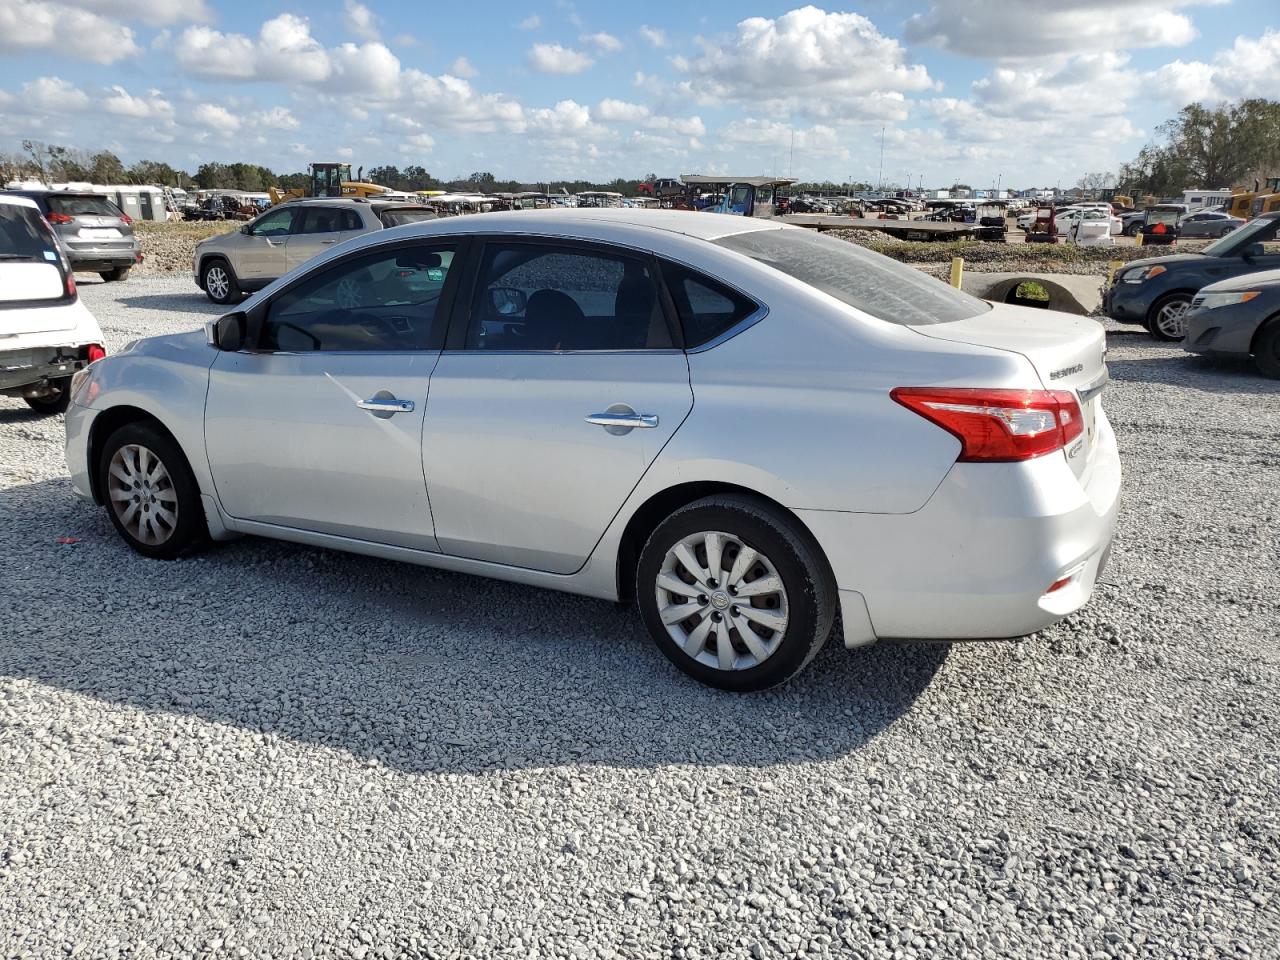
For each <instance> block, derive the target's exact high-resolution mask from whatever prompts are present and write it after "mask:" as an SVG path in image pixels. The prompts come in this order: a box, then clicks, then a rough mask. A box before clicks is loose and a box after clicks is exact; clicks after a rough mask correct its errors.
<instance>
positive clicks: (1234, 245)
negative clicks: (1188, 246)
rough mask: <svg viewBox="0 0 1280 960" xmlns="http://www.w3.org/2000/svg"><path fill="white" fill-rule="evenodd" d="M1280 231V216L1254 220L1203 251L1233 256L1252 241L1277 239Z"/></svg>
mask: <svg viewBox="0 0 1280 960" xmlns="http://www.w3.org/2000/svg"><path fill="white" fill-rule="evenodd" d="M1277 231H1280V218H1277V217H1271V218H1269V219H1266V220H1254V221H1253V222H1251V223H1246V224H1245V225H1244V226H1243V227H1241V228H1240V229H1238V230H1232V231H1231V232H1230V233H1228V234H1226V235H1225V236H1221V237H1219V238H1218V239H1217V240H1215V241H1213V243H1211V244H1209V245H1208V246H1207V247H1205V248H1204V249H1203V250H1201V251H1200V252H1201V253H1204V254H1208V255H1209V256H1211V257H1233V256H1236V255H1237V254H1238V253H1239V252H1240V251H1241V250H1243V249H1244V248H1245V247H1246V246H1248V245H1249V244H1251V243H1268V242H1270V241H1272V240H1275V239H1276V233H1277Z"/></svg>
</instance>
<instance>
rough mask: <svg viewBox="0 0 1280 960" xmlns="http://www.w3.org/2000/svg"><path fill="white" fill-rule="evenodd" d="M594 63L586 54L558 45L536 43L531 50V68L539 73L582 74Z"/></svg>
mask: <svg viewBox="0 0 1280 960" xmlns="http://www.w3.org/2000/svg"><path fill="white" fill-rule="evenodd" d="M594 62H595V61H594V60H592V59H591V58H590V57H589V56H587V55H586V54H585V53H582V52H580V51H578V50H573V49H571V48H569V47H562V46H561V45H560V44H558V43H535V44H534V45H533V46H532V47H531V48H530V49H529V66H530V67H532V68H533V69H534V70H536V71H538V73H555V74H562V75H568V74H574V73H581V72H582V71H583V70H586V69H587V68H588V67H590V66H591V64H592V63H594Z"/></svg>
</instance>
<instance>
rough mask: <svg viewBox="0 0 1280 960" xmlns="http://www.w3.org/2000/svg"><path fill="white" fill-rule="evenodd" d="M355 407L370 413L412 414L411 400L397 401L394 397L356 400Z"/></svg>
mask: <svg viewBox="0 0 1280 960" xmlns="http://www.w3.org/2000/svg"><path fill="white" fill-rule="evenodd" d="M356 406H357V407H359V408H360V409H361V410H368V411H369V412H370V413H385V414H388V415H390V414H393V413H413V401H412V400H397V399H396V398H395V397H372V398H370V399H368V400H357V401H356Z"/></svg>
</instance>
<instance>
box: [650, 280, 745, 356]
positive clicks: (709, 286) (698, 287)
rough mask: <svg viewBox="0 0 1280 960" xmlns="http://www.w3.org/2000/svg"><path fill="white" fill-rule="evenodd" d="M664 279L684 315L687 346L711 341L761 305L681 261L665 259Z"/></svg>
mask: <svg viewBox="0 0 1280 960" xmlns="http://www.w3.org/2000/svg"><path fill="white" fill-rule="evenodd" d="M662 279H663V280H664V281H665V282H666V284H667V292H668V293H670V294H671V300H672V302H673V303H674V304H675V307H676V313H677V314H678V315H679V317H680V326H681V328H682V329H683V331H684V345H685V347H686V348H687V349H694V348H695V347H701V346H703V345H704V344H707V343H710V342H711V341H712V340H714V339H715V338H716V337H718V336H720V335H721V334H723V333H726V332H728V331H729V330H731V329H733V328H734V327H736V326H737V325H738V324H739V323H741V322H742V321H743V320H745V319H747V318H748V317H749V316H751V315H752V314H753V313H755V312H756V311H757V310H759V309H760V306H759V304H757V303H756V302H755V301H754V300H752V299H750V298H749V297H745V296H743V295H742V294H740V293H738V292H737V291H736V290H731V289H729V288H728V287H726V286H725V285H724V284H722V283H719V282H718V281H716V280H712V279H711V278H710V277H707V276H704V275H702V274H700V273H697V272H695V271H693V270H690V269H689V268H688V267H682V266H680V265H679V264H675V263H670V262H668V261H663V262H662Z"/></svg>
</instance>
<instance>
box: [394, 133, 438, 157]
mask: <svg viewBox="0 0 1280 960" xmlns="http://www.w3.org/2000/svg"><path fill="white" fill-rule="evenodd" d="M435 145H436V142H435V140H434V139H433V138H432V136H431V135H430V134H427V133H415V134H413V136H410V137H406V138H405V139H404V142H403V144H402V145H401V146H402V149H404V148H408V149H409V150H412V151H413V152H415V153H426V152H427V151H429V150H430V149H431V148H432V147H434V146H435Z"/></svg>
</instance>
